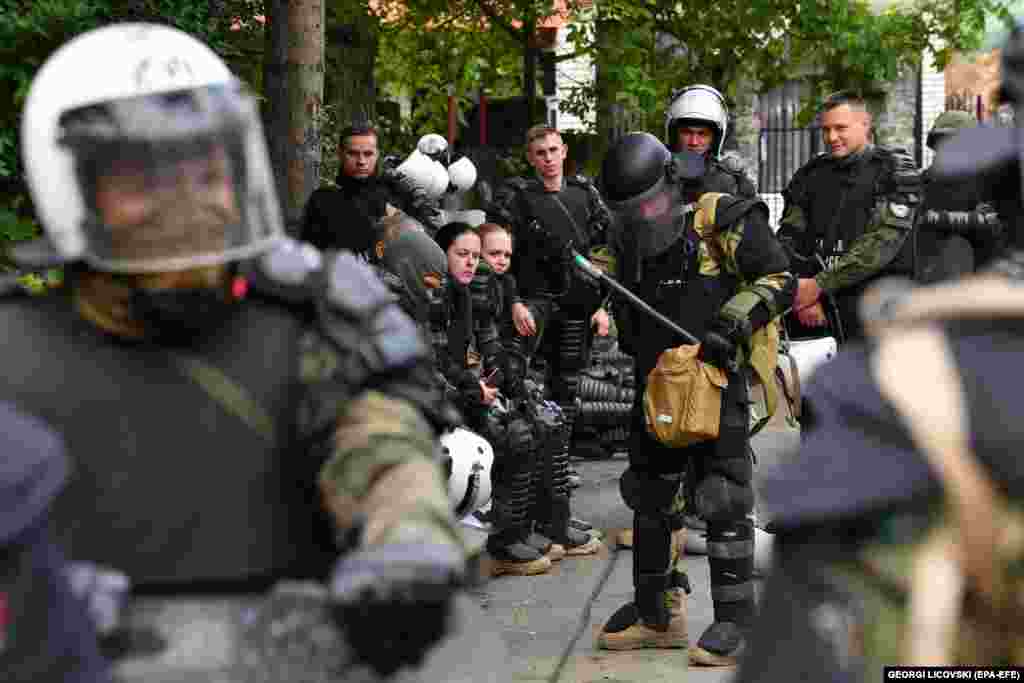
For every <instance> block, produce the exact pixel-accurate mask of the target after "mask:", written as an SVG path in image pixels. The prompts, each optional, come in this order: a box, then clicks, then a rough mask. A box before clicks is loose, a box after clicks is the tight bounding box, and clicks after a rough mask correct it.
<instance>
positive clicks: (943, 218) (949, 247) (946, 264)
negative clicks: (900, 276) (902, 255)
mask: <svg viewBox="0 0 1024 683" xmlns="http://www.w3.org/2000/svg"><path fill="white" fill-rule="evenodd" d="M977 124H978V122H977V121H976V120H975V118H974V116H973V115H972V114H971V113H969V112H966V111H945V112H942V113H941V114H939V116H938V118H936V119H935V124H934V125H933V126H932V129H931V130H930V131H929V132H928V146H929V147H931V148H932V149H933V150H938V148H939V146H940V145H941V144H942V143H943V141H945V140H947V139H949V138H950V137H952V136H953V135H955V134H956V133H958V132H960V131H961V130H963V129H965V128H974V127H975V126H976V125H977ZM934 176H935V174H934V173H933V172H932V171H931V169H925V171H924V173H922V176H921V177H922V180H923V183H924V198H923V201H922V202H921V208H920V210H919V211H918V222H917V230H916V231H915V234H914V235H913V239H914V240H916V243H915V258H914V266H915V271H916V273H915V276H914V279H915V280H917V281H918V282H921V283H924V284H929V283H933V282H939V281H942V280H952V279H955V278H957V277H960V276H961V275H965V274H967V273H971V272H973V271H974V269H975V268H976V267H979V266H983V265H985V264H987V263H988V262H989V261H991V260H992V258H993V257H994V256H995V255H997V254H998V253H999V252H1000V251H1001V249H1002V246H1003V245H1002V241H1003V224H1002V222H1000V220H999V216H998V215H997V214H996V211H995V208H993V206H992V205H991V204H989V203H987V202H983V201H982V199H981V194H982V192H983V191H984V188H982V187H980V186H979V185H978V182H977V179H975V178H967V179H959V180H957V181H956V182H949V181H945V182H943V181H940V180H938V179H936V178H935V177H934Z"/></svg>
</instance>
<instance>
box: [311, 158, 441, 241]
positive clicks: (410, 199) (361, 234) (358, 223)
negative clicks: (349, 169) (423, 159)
mask: <svg viewBox="0 0 1024 683" xmlns="http://www.w3.org/2000/svg"><path fill="white" fill-rule="evenodd" d="M335 183H336V185H337V187H321V188H318V189H317V190H314V192H313V194H311V195H310V197H309V201H307V202H306V208H305V211H304V212H303V216H302V226H301V228H300V231H299V239H301V240H302V241H304V242H309V243H310V244H312V245H313V246H315V247H316V248H317V249H320V250H327V249H347V250H349V251H351V252H354V253H356V254H361V255H366V254H370V253H371V252H372V250H373V245H374V244H375V242H376V241H377V232H376V225H377V221H379V220H380V219H381V218H383V217H384V215H385V210H386V208H387V206H388V205H389V204H390V205H391V206H393V207H395V208H397V209H401V210H402V211H404V212H405V213H407V214H409V215H410V216H412V217H413V218H415V219H416V220H418V221H420V222H421V223H422V224H423V225H424V227H426V228H427V229H428V230H434V229H436V227H437V225H436V224H437V221H438V220H439V212H438V211H437V207H436V206H435V205H434V203H433V202H431V201H430V200H429V199H428V198H427V197H426V195H425V194H424V193H423V191H422V190H421V189H419V188H417V187H415V186H414V185H413V184H412V183H410V182H408V181H407V180H406V179H405V177H404V176H402V175H401V174H399V173H397V172H396V171H394V170H393V169H385V170H384V171H382V172H381V173H380V174H378V175H374V176H370V177H369V178H350V177H348V176H346V175H344V174H343V173H341V172H339V173H338V178H337V180H335Z"/></svg>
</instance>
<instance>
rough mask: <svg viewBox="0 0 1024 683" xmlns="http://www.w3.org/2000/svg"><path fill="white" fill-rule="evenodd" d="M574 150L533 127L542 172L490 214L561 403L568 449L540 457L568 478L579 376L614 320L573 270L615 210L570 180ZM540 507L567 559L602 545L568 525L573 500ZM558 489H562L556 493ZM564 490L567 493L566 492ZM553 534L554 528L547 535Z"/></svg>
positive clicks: (528, 330) (523, 325) (516, 314)
mask: <svg viewBox="0 0 1024 683" xmlns="http://www.w3.org/2000/svg"><path fill="white" fill-rule="evenodd" d="M566 151H567V147H566V145H565V143H564V142H563V141H562V136H561V134H560V133H559V132H558V130H557V129H555V128H549V127H547V126H534V127H532V128H530V130H528V131H527V133H526V158H527V160H528V161H529V162H530V164H531V165H532V166H533V168H534V170H535V171H536V175H535V176H534V177H533V178H518V177H517V178H512V179H510V180H508V181H507V182H506V183H505V184H504V185H503V186H502V187H501V188H499V189H498V191H497V192H496V193H495V197H494V202H493V203H492V204H491V206H490V207H489V208H488V210H487V215H488V221H490V222H495V223H498V224H500V225H504V226H508V227H509V228H510V229H511V230H512V234H513V239H514V240H515V245H516V254H515V258H513V259H512V274H513V276H514V277H515V279H516V282H517V283H518V285H519V297H520V299H521V301H517V302H515V303H513V304H512V319H513V322H514V324H515V328H516V331H517V332H518V333H519V334H520V335H521V337H533V338H534V341H526V340H522V339H520V340H519V341H520V342H522V343H525V344H529V345H530V346H531V347H533V353H531V354H529V355H532V356H534V357H538V358H540V359H542V360H543V361H544V363H545V365H546V372H547V381H546V384H547V386H548V387H549V388H550V391H551V394H552V397H553V399H554V401H555V402H556V403H557V404H558V405H559V407H561V409H562V413H563V416H564V419H565V429H566V435H565V439H564V441H565V443H564V446H562V447H561V448H560V452H559V453H556V454H553V457H554V459H555V462H550V460H551V458H548V457H547V456H546V455H545V454H539V457H540V460H541V462H540V465H541V467H542V468H544V469H546V470H548V471H546V472H545V473H543V474H542V477H543V478H546V479H549V478H551V476H553V475H552V474H551V471H555V472H564V471H565V469H566V468H567V466H568V457H569V454H568V449H569V439H570V438H571V436H572V432H573V427H574V425H575V422H576V414H577V412H578V400H577V390H578V387H579V379H580V372H581V371H582V370H583V369H584V368H586V367H587V366H588V365H589V354H590V339H591V327H594V328H596V330H597V334H598V335H600V336H606V335H607V334H608V330H609V326H610V318H609V317H608V312H607V311H606V310H605V309H604V308H603V307H602V305H601V291H600V288H599V287H598V286H597V285H596V283H592V282H590V281H588V280H586V279H584V278H583V276H581V275H580V274H579V272H578V271H577V270H576V268H574V267H573V266H572V264H571V256H570V254H569V248H568V247H569V246H570V245H571V246H572V248H573V249H575V250H576V251H578V252H580V253H583V254H586V253H588V251H589V250H590V249H591V248H592V247H595V246H597V245H599V244H602V243H603V242H604V240H605V233H606V229H607V227H608V222H609V218H610V217H609V214H608V210H607V208H606V207H605V205H604V202H603V201H601V197H600V195H599V194H598V192H597V189H596V188H595V187H594V185H593V184H592V183H591V182H590V181H589V180H587V179H586V178H584V177H582V176H570V177H565V175H564V165H565V155H566ZM550 488H551V487H541V489H542V491H541V493H540V495H541V496H542V499H541V500H540V501H539V502H538V521H539V522H540V526H541V527H542V529H541V533H543V534H544V535H546V536H548V537H549V538H551V539H552V540H554V541H555V542H556V543H558V544H560V545H563V546H565V548H566V550H567V551H570V552H572V551H573V549H577V550H576V552H579V550H578V549H581V548H587V551H588V552H595V551H596V550H597V547H598V545H599V544H596V543H593V542H592V540H593V539H591V538H590V536H589V534H586V533H582V532H581V531H579V530H578V529H576V528H574V527H573V526H569V527H568V531H562V529H563V528H565V525H564V524H563V521H564V519H563V518H566V515H568V505H569V501H568V493H567V492H566V493H565V494H564V495H563V496H558V497H556V499H555V500H545V499H544V497H545V496H547V494H545V493H543V490H544V489H547V490H550ZM556 488H558V487H556ZM561 488H562V489H563V490H564V489H565V488H566V487H561ZM544 527H550V528H544Z"/></svg>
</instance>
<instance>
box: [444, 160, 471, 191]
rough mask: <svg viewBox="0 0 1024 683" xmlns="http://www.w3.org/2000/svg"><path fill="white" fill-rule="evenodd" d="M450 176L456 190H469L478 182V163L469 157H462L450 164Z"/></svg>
mask: <svg viewBox="0 0 1024 683" xmlns="http://www.w3.org/2000/svg"><path fill="white" fill-rule="evenodd" d="M448 177H449V178H450V179H451V183H452V187H453V188H454V189H455V191H456V192H469V191H470V190H471V189H473V185H475V184H476V164H474V163H473V161H472V160H471V159H470V158H469V157H461V158H460V159H459V160H458V161H454V162H452V163H451V165H449V166H448Z"/></svg>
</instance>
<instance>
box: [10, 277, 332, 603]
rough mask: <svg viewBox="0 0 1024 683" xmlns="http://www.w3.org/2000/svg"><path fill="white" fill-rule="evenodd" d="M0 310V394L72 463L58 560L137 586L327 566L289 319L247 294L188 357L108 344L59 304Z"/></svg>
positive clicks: (61, 502) (327, 546)
mask: <svg viewBox="0 0 1024 683" xmlns="http://www.w3.org/2000/svg"><path fill="white" fill-rule="evenodd" d="M0 316H2V323H0V324H2V329H3V330H4V331H5V335H4V348H5V350H6V353H5V354H4V358H5V359H6V362H5V363H4V367H3V370H2V372H0V393H2V394H3V395H4V396H6V397H9V398H10V399H12V400H13V401H14V402H15V403H17V404H18V405H19V406H21V407H22V409H24V410H26V411H27V412H29V413H32V414H35V415H37V416H39V417H41V418H43V419H45V420H47V421H48V422H49V423H50V424H51V425H52V426H53V427H54V428H55V429H56V430H57V431H59V432H60V433H61V434H62V435H63V437H64V440H65V442H66V445H67V450H68V454H69V456H70V459H71V461H72V465H73V468H74V469H73V474H72V476H71V479H70V482H69V484H68V486H67V487H66V489H65V490H64V491H63V492H62V494H61V495H60V496H59V497H58V499H57V501H56V502H55V505H54V510H53V520H54V529H56V531H57V533H58V534H59V537H60V541H61V542H62V543H63V544H64V547H65V548H66V549H67V552H68V556H69V557H70V558H71V559H74V560H88V561H92V562H95V563H98V564H101V565H109V566H112V567H115V568H117V569H120V570H122V571H124V572H125V573H127V574H128V575H129V576H130V577H131V578H132V580H133V582H134V583H135V584H136V585H145V584H152V583H181V582H195V581H208V580H213V581H238V580H242V579H247V578H250V577H274V576H280V575H297V576H318V575H321V574H322V572H323V571H324V570H325V569H326V568H327V566H328V565H327V562H328V561H329V560H330V559H331V558H332V557H333V556H334V555H335V553H334V551H333V549H332V545H333V544H332V542H331V537H330V535H329V534H328V533H327V528H328V527H327V523H326V521H325V520H324V519H323V517H322V516H321V513H320V511H319V504H318V501H319V495H318V493H317V490H316V487H315V483H316V473H317V471H318V469H319V466H320V459H319V457H317V456H316V455H315V453H313V452H312V451H311V449H310V448H308V444H302V443H300V442H299V441H298V440H297V437H298V432H297V419H296V415H297V412H298V410H297V409H298V407H299V406H300V404H301V402H302V400H303V393H304V389H303V385H302V384H301V383H300V381H299V373H298V370H299V368H298V367H297V365H298V359H299V357H300V346H301V345H302V344H303V343H304V342H303V336H302V321H301V320H300V318H299V317H298V316H296V315H295V314H294V313H292V312H291V311H289V310H287V309H285V308H284V307H282V306H280V305H277V304H276V303H271V302H266V301H260V300H258V299H250V300H248V301H247V302H246V303H245V305H243V306H240V307H239V309H238V311H237V313H236V315H235V316H234V317H233V318H232V319H231V320H230V321H228V322H226V323H225V325H224V327H223V328H222V329H221V330H219V331H218V332H217V333H216V334H213V335H211V336H210V337H209V338H207V339H205V340H203V341H202V342H200V343H197V344H196V345H194V346H193V347H191V348H188V349H184V348H182V349H168V348H164V347H159V346H156V345H152V344H143V343H139V344H132V343H125V342H122V341H119V340H115V339H114V338H112V337H110V336H107V335H104V334H102V333H101V332H99V331H98V330H96V329H95V328H94V327H92V326H91V325H90V324H89V323H87V322H85V321H84V320H82V319H81V318H79V316H78V315H77V313H76V312H75V311H74V310H73V308H72V307H71V305H70V302H69V300H68V299H67V298H66V297H64V296H63V295H61V296H57V295H54V296H50V297H46V298H43V299H32V300H10V301H5V302H3V305H2V307H0ZM225 397H226V398H225Z"/></svg>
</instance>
